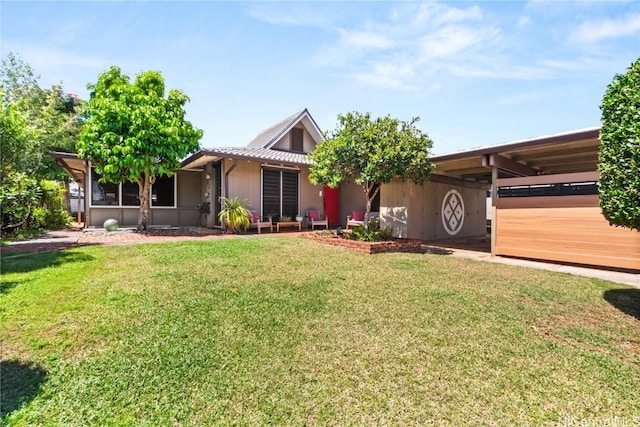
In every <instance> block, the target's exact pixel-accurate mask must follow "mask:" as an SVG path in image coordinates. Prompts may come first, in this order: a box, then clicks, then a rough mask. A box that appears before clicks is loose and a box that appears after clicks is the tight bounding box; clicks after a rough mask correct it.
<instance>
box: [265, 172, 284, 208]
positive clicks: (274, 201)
mask: <svg viewBox="0 0 640 427" xmlns="http://www.w3.org/2000/svg"><path fill="white" fill-rule="evenodd" d="M262 214H263V215H270V216H273V219H274V221H277V220H278V218H279V217H280V171H279V170H274V169H263V170H262Z"/></svg>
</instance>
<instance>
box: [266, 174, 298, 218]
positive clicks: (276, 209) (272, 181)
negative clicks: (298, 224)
mask: <svg viewBox="0 0 640 427" xmlns="http://www.w3.org/2000/svg"><path fill="white" fill-rule="evenodd" d="M261 175H262V176H261V195H262V214H263V215H265V216H272V218H273V220H274V221H278V220H279V219H280V218H281V217H282V216H290V217H291V218H292V219H293V218H295V217H296V216H297V215H299V214H300V170H298V169H285V168H277V167H268V166H265V167H263V168H262V173H261Z"/></svg>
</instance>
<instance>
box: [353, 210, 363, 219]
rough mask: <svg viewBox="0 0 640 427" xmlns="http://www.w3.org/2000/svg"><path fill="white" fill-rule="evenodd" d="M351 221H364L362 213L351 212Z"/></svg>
mask: <svg viewBox="0 0 640 427" xmlns="http://www.w3.org/2000/svg"><path fill="white" fill-rule="evenodd" d="M351 219H353V220H354V221H364V212H360V211H353V212H352V213H351Z"/></svg>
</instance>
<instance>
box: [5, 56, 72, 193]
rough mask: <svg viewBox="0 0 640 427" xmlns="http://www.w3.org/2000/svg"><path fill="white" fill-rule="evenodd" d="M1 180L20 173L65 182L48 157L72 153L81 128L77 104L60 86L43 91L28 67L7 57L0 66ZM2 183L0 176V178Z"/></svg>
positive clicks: (58, 169)
mask: <svg viewBox="0 0 640 427" xmlns="http://www.w3.org/2000/svg"><path fill="white" fill-rule="evenodd" d="M0 98H1V99H2V112H1V114H2V117H1V119H0V132H1V137H2V138H1V142H0V143H1V144H2V147H1V150H0V173H1V174H2V176H4V174H6V173H8V172H7V171H8V170H11V171H13V172H22V173H25V174H27V175H29V176H31V177H34V178H36V179H56V180H61V181H62V180H66V179H67V175H66V174H65V173H64V172H63V171H62V170H61V169H60V168H59V167H58V166H57V165H56V164H55V162H54V161H53V159H52V158H51V157H50V156H49V152H51V151H72V150H73V147H74V146H75V142H76V139H77V136H78V133H79V131H80V127H81V125H82V120H81V115H82V114H81V113H82V102H81V101H80V99H79V98H78V97H77V96H76V95H73V94H65V92H64V91H63V89H62V85H61V84H58V85H53V86H51V88H49V89H42V88H41V87H40V86H39V84H38V77H37V76H35V74H34V72H33V70H32V69H31V67H30V66H29V65H28V64H26V63H25V62H24V61H22V60H21V59H20V57H19V56H17V55H15V54H13V53H9V54H8V55H7V58H6V59H3V61H2V68H0ZM0 179H2V177H0Z"/></svg>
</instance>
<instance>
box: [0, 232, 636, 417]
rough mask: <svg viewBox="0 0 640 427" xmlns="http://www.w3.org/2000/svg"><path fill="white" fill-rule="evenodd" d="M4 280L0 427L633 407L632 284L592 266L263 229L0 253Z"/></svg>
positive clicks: (615, 411)
mask: <svg viewBox="0 0 640 427" xmlns="http://www.w3.org/2000/svg"><path fill="white" fill-rule="evenodd" d="M2 284H3V288H2V292H1V294H0V304H1V305H0V307H1V312H0V339H1V340H2V343H3V344H2V408H1V410H2V420H3V421H2V422H3V423H5V424H7V425H65V426H67V425H68V426H74V425H78V426H80V425H101V426H102V425H107V426H109V425H114V426H115V425H143V426H147V425H148V426H157V425H252V426H253V425H265V424H276V425H287V426H290V425H345V426H346V425H426V424H438V425H540V424H551V425H553V424H556V423H559V424H561V425H562V424H563V423H564V425H572V424H566V423H567V420H569V421H573V422H576V420H601V421H602V420H604V421H606V420H607V419H609V420H611V419H614V418H613V417H618V418H616V419H618V420H624V421H625V422H629V423H630V424H629V425H631V423H632V422H636V421H640V394H639V391H638V390H639V388H638V387H639V386H638V385H639V384H640V320H639V319H640V296H639V294H638V291H636V290H631V289H629V288H627V287H624V286H622V285H617V284H613V283H610V282H605V281H601V280H597V279H587V278H579V277H574V276H570V275H562V274H556V273H551V272H544V271H535V270H527V269H523V268H517V267H510V266H504V265H496V264H492V263H481V262H474V261H469V260H463V259H457V258H453V257H447V256H439V255H420V254H384V255H375V256H368V255H363V254H358V253H353V252H348V251H345V250H342V249H337V248H333V247H328V246H323V245H321V244H318V243H316V242H313V241H308V240H305V239H300V238H295V237H274V238H270V237H269V238H261V239H224V240H219V241H206V242H185V243H172V244H153V245H151V244H146V245H132V246H111V247H87V248H80V249H74V250H69V251H62V252H55V253H46V254H39V255H34V256H26V257H19V258H15V259H6V260H3V262H2ZM576 425H577V424H576ZM594 425H596V424H594Z"/></svg>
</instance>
